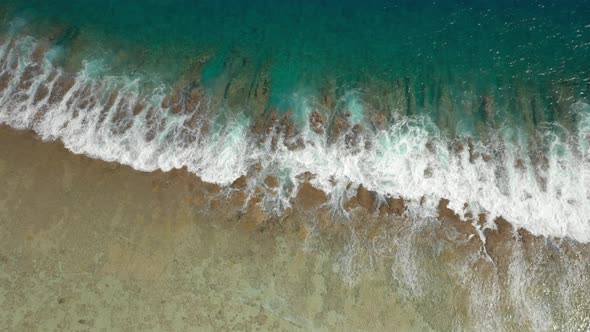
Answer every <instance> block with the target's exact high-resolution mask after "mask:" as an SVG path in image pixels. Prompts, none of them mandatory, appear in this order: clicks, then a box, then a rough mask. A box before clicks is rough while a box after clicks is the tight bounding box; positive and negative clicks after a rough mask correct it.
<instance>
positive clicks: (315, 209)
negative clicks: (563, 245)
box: [0, 125, 583, 250]
mask: <svg viewBox="0 0 590 332" xmlns="http://www.w3.org/2000/svg"><path fill="white" fill-rule="evenodd" d="M0 130H1V131H3V132H7V131H8V132H15V133H17V134H16V135H22V136H25V137H27V138H28V139H34V140H36V141H39V142H42V143H43V144H47V145H48V146H50V145H55V146H58V147H59V149H61V150H63V151H64V152H65V153H68V154H72V155H76V156H80V157H81V158H88V159H91V160H96V161H97V162H99V163H105V165H110V167H112V168H113V169H116V168H119V167H124V168H127V169H129V171H131V172H140V173H147V174H153V175H155V176H157V177H161V178H165V179H168V178H178V179H182V181H184V182H186V185H187V186H189V187H190V188H192V190H193V192H192V193H191V197H187V198H186V199H187V200H188V201H190V202H192V203H193V204H195V205H196V206H199V207H200V208H209V209H213V210H218V209H221V208H224V207H226V206H227V205H228V204H229V205H230V206H232V208H233V209H235V210H236V211H237V213H238V214H239V219H240V220H243V221H245V223H246V224H247V225H249V226H248V227H249V228H256V227H258V226H260V225H261V224H264V223H266V222H274V221H277V220H279V221H281V220H285V219H287V218H289V217H291V216H292V215H293V214H294V213H298V214H303V215H305V214H306V213H308V212H310V213H313V214H316V215H319V216H322V218H323V219H324V220H323V221H322V224H324V225H329V224H331V225H335V224H339V223H346V222H351V220H355V217H359V216H361V219H366V218H370V219H383V218H385V219H387V218H388V217H391V218H394V219H395V220H398V221H402V220H405V221H404V222H411V220H410V219H409V218H408V217H407V216H404V211H405V204H407V202H406V201H405V200H404V199H403V198H394V197H391V196H390V197H389V199H388V200H387V201H386V202H378V200H377V197H376V193H375V192H372V191H369V190H367V189H365V188H364V187H363V186H362V184H361V185H358V188H357V194H356V195H355V196H352V197H350V198H349V200H348V201H346V202H344V203H343V204H342V207H343V209H344V210H343V211H336V213H335V214H334V212H333V211H330V208H329V207H328V206H326V203H327V202H328V195H327V194H326V193H324V192H323V191H321V190H320V189H317V188H315V187H314V186H313V185H312V184H311V183H310V182H309V180H310V179H313V177H314V175H313V174H305V175H304V176H303V177H302V178H304V179H305V180H304V181H303V182H302V184H301V187H300V189H299V191H298V193H297V195H296V197H295V198H294V199H293V201H292V207H291V208H288V209H287V210H284V211H282V213H281V214H279V215H273V214H272V213H269V212H267V211H264V210H263V208H262V207H261V206H260V204H259V203H260V202H261V201H262V200H263V198H264V195H265V191H266V190H268V189H270V190H273V189H274V188H276V187H277V181H276V178H274V177H273V176H267V177H266V178H265V180H264V182H263V185H264V186H266V188H263V187H260V186H259V187H255V188H248V187H247V179H248V178H247V176H241V177H239V178H238V179H237V180H235V181H234V182H232V183H231V184H230V185H229V186H219V185H217V184H214V183H208V182H205V181H202V180H201V179H200V178H199V177H198V176H197V175H195V174H193V173H191V172H189V171H188V170H187V169H186V167H183V168H180V169H173V170H171V171H162V170H156V171H141V170H136V169H134V168H133V167H131V166H129V165H125V164H121V163H118V162H116V161H104V160H100V159H94V158H92V157H89V156H86V155H78V154H75V153H73V152H71V151H69V150H68V149H66V148H65V147H64V145H63V142H61V141H44V140H42V139H41V138H40V137H39V136H38V134H37V133H35V132H34V131H32V130H20V129H14V128H11V127H10V126H7V125H0ZM165 181H169V180H165ZM349 185H350V184H349ZM157 186H158V185H156V187H154V189H155V190H158V187H157ZM448 203H449V201H448V200H447V199H444V198H443V199H440V200H439V202H438V204H437V206H438V208H437V212H438V215H437V216H436V217H437V221H438V222H440V223H442V224H444V225H446V226H448V227H451V228H454V229H455V230H456V231H457V232H459V233H461V234H462V236H463V237H464V238H465V239H468V240H469V241H471V240H474V241H476V242H477V243H479V245H481V246H482V247H486V249H488V250H489V248H487V245H489V244H490V243H491V245H494V244H497V243H498V241H514V240H516V241H524V242H538V241H544V240H549V239H555V240H557V241H565V242H570V241H571V242H573V243H574V244H580V245H583V244H582V243H579V242H577V241H575V240H572V239H568V238H561V239H560V238H558V237H549V238H546V237H543V236H535V235H533V234H531V233H530V232H528V231H527V230H526V229H523V228H518V229H515V228H514V226H513V225H512V224H510V222H509V221H507V220H505V219H504V218H502V217H498V218H496V219H495V220H494V221H493V222H492V223H493V225H494V226H495V228H491V227H488V228H485V229H484V228H482V227H483V226H484V225H486V220H485V215H484V214H480V215H478V216H476V217H474V216H471V215H469V214H467V216H468V217H469V219H467V220H462V219H461V218H460V216H458V215H457V214H456V213H455V212H454V211H453V210H451V209H449V208H448ZM345 214H346V215H345ZM349 215H354V216H349ZM343 220H344V221H343ZM487 225H488V226H489V224H487ZM488 237H489V239H490V241H489V242H488V241H487V240H488Z"/></svg>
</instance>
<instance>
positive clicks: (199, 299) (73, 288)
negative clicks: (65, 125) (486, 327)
mask: <svg viewBox="0 0 590 332" xmlns="http://www.w3.org/2000/svg"><path fill="white" fill-rule="evenodd" d="M0 142H1V143H0V144H2V147H3V148H2V149H1V150H0V179H1V180H0V181H1V185H0V211H1V212H0V285H1V286H0V294H1V296H0V308H1V310H0V325H2V326H4V327H5V328H6V329H7V330H14V331H33V330H113V329H115V330H191V329H199V330H250V329H260V330H310V329H320V330H342V329H344V330H384V329H387V330H391V329H395V330H428V329H435V330H447V329H449V328H453V327H457V326H462V327H463V328H467V329H470V328H473V329H475V328H476V327H477V326H478V322H477V321H474V320H473V319H474V317H473V316H474V312H473V310H477V308H476V307H477V306H476V303H474V302H473V298H472V296H473V289H472V287H474V286H478V285H479V286H480V287H482V289H481V291H482V297H483V298H482V301H483V302H482V303H483V305H484V307H486V305H487V306H488V307H487V309H488V310H492V312H489V313H488V314H490V315H498V316H502V315H506V318H505V319H502V320H503V324H505V325H504V328H507V329H510V330H520V329H530V328H534V327H535V326H534V323H533V322H531V321H527V320H526V319H524V320H523V319H517V317H516V318H515V317H514V314H513V313H512V311H513V310H514V308H512V307H511V297H510V295H506V294H502V293H500V294H496V295H497V296H498V299H499V300H498V301H496V302H490V303H489V304H486V302H485V297H486V296H489V295H490V294H486V292H487V291H491V292H493V291H494V289H495V287H497V286H498V285H504V284H506V285H509V284H512V282H514V280H512V279H511V278H512V276H511V273H513V272H514V271H512V270H511V267H512V266H511V264H510V263H511V261H513V257H514V252H520V253H522V255H523V257H524V260H525V261H527V262H529V260H530V262H532V263H534V264H532V263H531V264H529V265H526V266H528V267H531V266H532V267H533V270H531V271H527V272H529V273H531V275H530V276H531V279H532V278H533V277H532V276H533V275H534V274H535V273H538V274H539V275H540V276H541V275H542V276H541V277H540V278H543V285H544V286H547V284H546V283H548V284H549V287H541V288H542V289H540V290H538V291H539V292H541V293H542V294H544V296H546V299H547V301H550V300H551V297H552V296H553V295H555V294H551V291H549V293H547V292H548V291H547V289H551V288H557V289H555V290H553V291H557V292H558V291H559V287H551V285H550V283H551V282H552V280H551V279H550V278H546V279H545V274H546V273H545V272H544V271H545V270H547V271H549V272H550V273H548V274H547V275H548V276H549V277H550V276H551V275H553V276H554V277H555V276H556V275H557V274H556V272H557V271H558V270H559V269H560V266H561V265H560V264H562V263H560V262H565V261H567V262H568V264H569V263H571V261H568V259H572V260H578V261H580V260H581V259H582V257H583V256H586V257H589V256H587V255H586V253H587V250H588V248H587V247H588V246H586V245H581V244H576V243H572V242H569V241H557V242H559V245H558V246H554V245H552V241H551V240H547V239H543V238H539V237H534V236H531V235H530V234H528V233H526V232H525V231H522V230H518V231H514V230H512V228H511V226H510V225H509V224H508V223H506V222H504V221H501V220H500V221H498V222H497V224H498V229H497V230H495V231H494V230H486V231H485V232H486V234H485V235H486V238H487V241H486V243H485V245H484V244H482V242H481V240H480V238H479V237H478V236H477V234H476V232H475V228H474V227H473V226H471V225H470V224H469V223H466V222H462V221H460V220H459V219H458V218H456V217H455V216H454V215H453V214H452V213H451V212H450V211H449V210H448V209H446V207H445V202H441V204H440V207H439V218H440V221H441V222H440V223H437V224H430V225H415V224H412V223H411V222H410V221H408V220H407V219H405V218H402V217H400V216H399V214H400V213H401V212H402V210H403V201H392V202H391V203H392V204H390V206H389V207H381V209H380V210H379V211H374V212H372V211H373V210H374V209H375V208H376V205H375V201H374V200H373V199H372V195H371V193H370V192H368V191H366V190H363V189H361V190H359V194H358V195H357V197H356V198H354V199H352V200H351V201H350V202H348V204H347V208H348V209H349V210H350V212H351V213H352V215H353V217H352V218H350V220H349V221H348V222H339V218H338V216H334V215H330V213H329V211H327V210H326V209H325V208H324V207H322V206H321V203H322V202H324V201H325V197H324V194H323V193H322V192H320V191H318V190H316V189H314V188H313V187H311V186H310V185H304V186H303V187H302V190H301V191H300V192H299V194H298V196H297V198H296V200H295V202H294V208H293V209H292V210H290V211H287V212H286V213H285V214H284V215H283V216H281V217H271V216H267V215H265V214H264V212H263V211H262V210H261V209H260V208H259V207H258V206H257V205H256V203H257V202H258V201H259V198H258V197H256V196H255V197H254V198H253V199H251V200H250V201H249V202H248V204H247V206H246V207H245V208H244V207H243V204H244V199H245V197H246V196H247V195H246V193H245V192H244V191H243V190H242V189H243V187H244V186H243V182H244V181H243V179H241V180H238V181H236V182H235V183H234V184H233V185H232V186H231V187H229V188H220V187H218V186H215V185H211V184H207V183H204V182H202V181H200V180H199V179H198V178H197V177H196V176H194V175H193V174H190V173H188V172H186V171H184V170H177V171H172V172H168V173H163V172H152V173H143V172H138V171H135V170H133V169H131V168H130V167H127V166H123V165H119V164H115V163H108V162H104V161H99V160H93V159H90V158H88V157H85V156H79V155H72V154H71V153H69V152H68V151H66V150H65V149H64V148H63V146H62V145H61V144H60V143H57V142H41V141H40V140H38V139H36V138H35V137H34V134H32V133H30V132H23V131H15V130H13V129H11V128H7V127H2V128H1V130H0ZM266 185H267V186H273V185H274V181H273V180H272V179H271V178H269V179H268V181H266ZM407 242H411V245H412V248H414V249H413V250H414V251H415V254H416V255H415V256H413V257H410V258H411V259H414V261H413V262H412V264H411V265H413V266H417V267H418V268H419V269H422V270H424V271H426V273H425V274H424V275H425V276H426V277H424V278H422V280H420V276H418V284H417V285H414V286H411V285H410V286H408V285H404V283H403V281H402V280H400V279H399V275H402V276H403V275H404V272H403V271H401V270H399V269H404V268H405V269H407V268H410V266H404V262H403V258H404V257H408V256H407V255H404V252H406V251H407V250H405V249H407V246H404V245H403V243H407ZM557 247H558V248H559V250H558V251H557V249H555V248H557ZM433 248H435V249H436V250H433ZM432 252H436V254H432ZM535 266H536V268H535ZM547 266H549V267H551V268H549V269H546V267H547ZM466 267H467V268H469V269H470V270H469V274H468V275H467V276H465V275H463V276H458V274H457V273H456V272H457V271H458V270H461V269H462V268H463V269H464V268H466ZM561 267H562V268H563V266H561ZM584 267H587V265H584ZM396 272H397V273H396ZM579 272H580V273H583V271H579ZM552 273H553V274H552ZM396 275H398V277H396ZM466 277H467V278H466ZM553 281H554V282H555V280H553ZM525 286H526V282H525V284H524V285H523V287H525ZM529 286H531V287H532V288H536V287H537V286H535V285H529ZM554 286H555V285H554ZM499 289H502V287H500V288H499ZM533 292H535V291H533ZM572 296H573V297H574V299H573V301H574V302H575V303H576V306H575V307H574V308H573V311H572V312H569V313H564V314H565V316H564V317H561V319H563V321H561V323H566V324H571V323H575V325H577V326H583V325H580V324H583V323H584V321H585V322H586V323H587V319H588V318H587V317H585V316H584V315H583V312H584V310H585V309H586V308H588V307H587V305H588V303H587V302H588V301H587V300H585V298H587V297H585V296H584V294H578V293H576V292H573V293H572ZM576 297H579V300H575V298H576ZM484 309H485V308H484ZM494 310H499V311H497V312H494ZM483 312H485V311H483ZM483 312H482V313H483ZM580 313H581V315H579V314H580ZM511 315H512V316H511ZM570 315H571V316H570ZM586 316H587V314H586ZM511 317H512V318H511ZM575 317H579V318H575ZM487 318H489V317H479V319H481V321H485V320H486V319H487ZM558 318H559V317H558ZM572 319H574V320H575V319H579V321H572ZM558 322H559V320H558ZM563 326H566V325H563ZM570 326H574V325H570ZM586 326H587V325H586ZM557 327H559V326H557Z"/></svg>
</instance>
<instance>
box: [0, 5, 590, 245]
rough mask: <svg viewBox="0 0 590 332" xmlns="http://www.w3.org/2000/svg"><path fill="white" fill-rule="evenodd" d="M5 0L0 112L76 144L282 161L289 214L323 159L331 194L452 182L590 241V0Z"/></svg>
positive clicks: (111, 153)
mask: <svg viewBox="0 0 590 332" xmlns="http://www.w3.org/2000/svg"><path fill="white" fill-rule="evenodd" d="M3 8H6V9H5V14H4V15H3V22H4V23H3V26H4V31H5V32H4V40H3V44H2V53H1V55H2V75H3V76H2V79H3V83H4V84H3V91H2V95H1V97H0V98H1V99H0V110H1V111H0V121H1V122H2V123H6V124H9V125H11V126H13V127H17V128H32V129H34V130H35V131H37V132H38V133H39V134H40V135H41V136H42V137H44V138H45V139H60V140H62V141H64V143H65V144H66V146H67V147H68V148H69V149H70V150H72V151H74V152H76V153H84V154H88V155H91V156H94V157H98V158H101V159H105V160H109V161H118V162H121V163H124V164H128V165H132V166H133V167H134V168H136V169H140V170H145V171H151V170H155V169H162V170H170V169H173V168H180V167H184V166H186V167H187V168H188V169H189V170H190V171H191V172H193V173H195V174H197V175H198V176H200V177H201V178H203V179H204V180H206V181H209V182H213V183H217V184H220V185H228V184H230V183H232V181H234V180H236V179H237V178H238V177H240V176H243V175H247V174H248V175H249V176H250V188H252V190H253V188H255V187H256V181H258V180H259V179H264V178H265V176H266V175H267V174H273V175H275V176H278V177H279V178H280V179H279V180H280V183H281V190H280V191H279V192H278V193H276V196H277V197H273V198H272V199H270V200H271V201H273V202H275V204H266V207H267V209H270V210H272V211H274V213H277V214H280V213H281V210H282V209H284V208H288V207H289V206H290V205H291V204H290V201H291V199H292V198H293V197H295V195H296V193H297V190H298V187H299V182H300V181H299V180H298V178H299V177H300V176H301V175H302V174H304V173H312V174H314V175H315V176H316V177H315V178H314V180H313V182H312V183H313V185H314V186H315V187H317V188H320V189H321V190H323V191H324V192H326V193H327V194H328V195H329V197H330V204H331V207H332V209H334V210H338V209H339V208H340V207H341V206H342V204H343V202H344V201H345V200H346V199H347V197H350V196H352V195H354V192H353V191H354V190H355V189H354V188H356V187H354V186H353V189H352V190H351V189H350V186H349V183H353V184H355V185H360V184H362V185H363V186H364V187H365V188H368V189H369V190H371V191H374V192H375V193H376V194H377V195H379V197H385V196H387V195H390V196H394V197H403V198H404V199H406V200H409V201H423V200H426V201H427V202H428V204H420V209H421V211H411V210H409V211H408V214H409V215H423V214H424V211H422V210H424V209H428V208H426V206H430V208H429V209H430V210H431V213H430V214H433V213H434V210H435V207H436V206H437V202H438V201H439V200H440V199H442V198H445V199H448V200H449V201H450V204H449V206H450V207H451V208H452V209H453V210H454V211H455V212H456V213H457V214H459V215H460V216H464V215H465V214H466V213H469V214H471V215H478V214H480V213H484V214H486V215H488V218H487V220H488V224H489V223H492V221H493V220H494V219H495V218H497V217H500V216H502V217H503V218H505V219H507V220H509V221H510V222H511V223H512V224H513V225H514V226H515V228H525V229H527V230H528V231H530V232H532V233H534V234H538V235H545V236H557V237H569V238H572V239H575V240H578V241H583V242H587V241H590V222H589V220H588V215H590V204H589V203H590V192H589V189H588V188H589V187H590V175H589V174H590V168H589V166H588V165H589V164H588V158H589V157H588V155H589V148H590V144H589V142H588V135H589V132H590V127H588V124H589V123H590V118H589V116H590V106H589V104H588V99H587V98H588V97H587V95H588V93H589V87H590V83H589V71H588V65H587V64H588V62H589V61H588V60H589V57H590V52H589V50H590V33H589V32H590V23H589V22H588V20H587V17H588V16H589V15H588V14H589V10H590V9H589V6H588V4H587V3H586V2H584V1H570V2H563V1H559V2H550V1H539V2H534V3H526V4H525V3H517V4H514V3H512V2H497V3H496V2H495V3H494V4H489V3H487V2H473V3H471V2H452V1H450V2H440V3H439V2H436V3H429V4H422V5H418V4H415V3H414V2H395V1H392V2H383V1H369V2H366V3H363V4H362V5H359V4H356V3H353V2H342V3H336V2H331V1H325V2H317V1H314V2H289V1H282V2H266V1H248V2H245V1H235V2H224V3H219V2H208V1H201V2H195V3H192V2H176V1H168V2H166V1H157V2H147V3H146V2H126V4H125V5H121V4H119V3H118V2H109V1H106V2H105V1H100V2H94V1H88V2H82V3H78V4H75V5H73V4H71V3H70V2H65V1H63V2H61V1H57V2H52V3H47V2H41V1H39V2H36V1H32V2H25V3H21V2H16V1H15V2H8V3H7V4H4V5H3ZM281 119H282V120H281ZM277 142H278V143H277ZM255 169H256V171H255ZM253 173H256V174H257V175H256V176H254V175H252V174H253ZM257 179H258V180H257ZM346 188H349V189H346ZM409 206H411V204H410V205H409ZM488 226H489V225H488Z"/></svg>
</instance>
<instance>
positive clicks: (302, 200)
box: [295, 182, 327, 209]
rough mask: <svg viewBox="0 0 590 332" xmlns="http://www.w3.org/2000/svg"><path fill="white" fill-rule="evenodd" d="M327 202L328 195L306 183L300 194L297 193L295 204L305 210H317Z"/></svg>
mask: <svg viewBox="0 0 590 332" xmlns="http://www.w3.org/2000/svg"><path fill="white" fill-rule="evenodd" d="M326 202H327V197H326V194H325V193H324V192H323V191H321V190H319V189H316V188H314V187H313V186H312V185H311V184H309V183H308V182H304V183H303V184H302V185H301V187H300V188H299V192H297V196H296V197H295V204H297V205H299V206H301V207H302V208H304V209H311V208H316V207H319V206H320V205H322V204H324V203H326Z"/></svg>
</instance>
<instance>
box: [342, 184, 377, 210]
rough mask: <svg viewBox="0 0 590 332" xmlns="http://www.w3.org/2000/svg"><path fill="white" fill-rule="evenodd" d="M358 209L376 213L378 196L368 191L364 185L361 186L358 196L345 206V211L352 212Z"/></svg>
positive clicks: (357, 192)
mask: <svg viewBox="0 0 590 332" xmlns="http://www.w3.org/2000/svg"><path fill="white" fill-rule="evenodd" d="M357 207H361V208H364V209H366V210H368V211H369V212H373V211H375V209H376V208H377V200H376V194H375V193H374V192H372V191H369V190H367V189H366V188H365V187H364V186H363V185H359V186H358V188H357V190H356V195H355V196H354V197H352V198H350V199H349V200H348V201H347V202H346V203H345V204H344V209H346V210H352V209H355V208H357Z"/></svg>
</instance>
